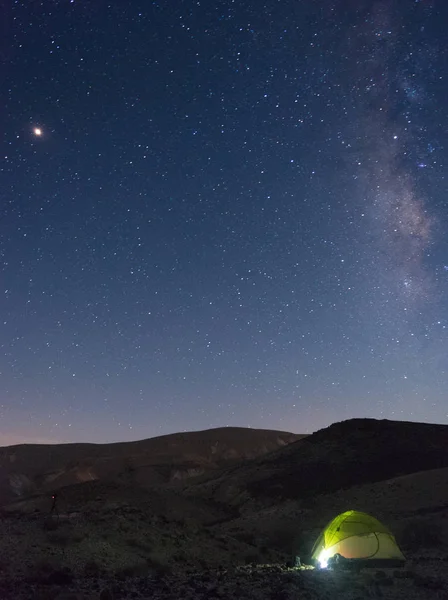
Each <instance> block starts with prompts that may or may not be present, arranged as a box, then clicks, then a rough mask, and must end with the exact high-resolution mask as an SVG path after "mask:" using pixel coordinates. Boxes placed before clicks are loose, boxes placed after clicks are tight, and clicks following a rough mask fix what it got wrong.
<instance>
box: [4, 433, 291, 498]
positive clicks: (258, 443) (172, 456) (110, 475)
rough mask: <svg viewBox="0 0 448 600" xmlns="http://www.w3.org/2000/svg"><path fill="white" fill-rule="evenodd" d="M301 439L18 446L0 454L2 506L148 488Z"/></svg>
mask: <svg viewBox="0 0 448 600" xmlns="http://www.w3.org/2000/svg"><path fill="white" fill-rule="evenodd" d="M301 437H302V436H300V435H297V434H293V433H287V432H282V431H270V430H262V429H248V428H242V427H241V428H240V427H223V428H219V429H209V430H205V431H197V432H187V433H176V434H172V435H164V436H160V437H156V438H150V439H147V440H142V441H137V442H119V443H114V444H55V445H43V444H42V445H41V444H30V445H28V444H22V445H18V446H7V447H3V448H0V503H3V504H4V503H5V502H9V501H11V500H12V499H14V498H17V497H21V496H24V495H29V494H30V493H35V492H41V491H46V490H54V489H57V488H60V487H62V486H68V485H73V484H76V483H81V482H86V481H94V480H103V481H115V482H120V483H126V482H129V483H132V484H133V485H139V486H148V485H154V484H163V483H167V482H170V481H175V480H181V479H184V478H188V477H191V476H194V475H198V474H202V473H205V472H208V471H210V470H213V469H216V468H218V467H222V466H224V465H229V464H234V463H236V462H238V461H242V460H249V459H253V458H256V457H258V456H260V455H263V454H266V453H268V452H271V451H273V450H276V449H278V448H279V447H283V446H285V445H287V444H289V443H291V442H294V441H296V440H298V439H300V438H301Z"/></svg>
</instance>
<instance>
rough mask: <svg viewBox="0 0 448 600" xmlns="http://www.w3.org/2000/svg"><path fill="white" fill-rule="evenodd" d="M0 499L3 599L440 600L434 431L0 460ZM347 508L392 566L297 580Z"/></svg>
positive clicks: (354, 426)
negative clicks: (383, 538) (379, 525)
mask: <svg viewBox="0 0 448 600" xmlns="http://www.w3.org/2000/svg"><path fill="white" fill-rule="evenodd" d="M54 493H56V494H57V503H56V510H54V511H53V512H51V508H52V503H53V500H52V495H53V494H54ZM0 500H1V519H0V534H1V535H0V598H2V599H3V598H4V599H5V600H9V599H13V598H14V599H18V600H19V599H30V600H31V599H36V600H45V599H48V600H56V599H59V600H63V599H65V600H68V599H69V598H71V599H72V600H75V599H78V600H80V599H84V600H85V599H87V598H89V599H91V600H97V599H99V598H101V599H102V600H106V599H112V598H113V599H123V600H125V599H128V598H141V599H144V598H147V599H150V598H151V599H161V600H162V599H173V600H174V599H183V598H185V599H188V598H190V599H191V600H196V599H199V598H201V599H202V598H204V599H205V598H222V599H223V600H224V599H227V598H229V599H230V598H232V599H233V598H248V599H249V598H253V599H254V600H256V599H259V600H264V599H284V600H288V599H291V600H292V599H293V598H294V599H295V600H301V599H303V600H314V599H316V600H320V599H324V598H325V599H326V598H330V597H331V598H334V597H337V598H344V599H348V600H350V599H352V600H361V599H364V598H403V599H404V598H409V599H412V598H416V599H417V598H418V599H426V598H428V599H429V598H431V599H433V598H448V595H447V594H448V574H447V571H448V543H447V539H448V426H444V425H431V424H421V423H403V422H393V421H376V420H373V419H353V420H349V421H345V422H342V423H335V424H334V425H332V426H330V427H328V428H326V429H323V430H320V431H318V432H316V433H315V434H312V435H310V436H299V435H295V434H289V433H284V432H274V431H273V432H271V431H262V430H251V429H243V428H241V429H240V428H223V429H218V430H208V431H204V432H194V433H182V434H176V435H173V436H163V437H161V438H153V439H152V440H144V441H141V442H131V443H120V444H108V445H104V446H103V445H95V444H66V445H57V446H27V445H23V446H11V447H6V448H1V449H0ZM349 509H355V510H361V511H365V512H368V513H370V514H372V515H373V516H375V517H377V518H378V519H380V520H381V521H382V522H384V523H385V524H386V525H387V526H388V527H389V528H390V529H391V530H392V532H393V533H394V535H395V536H396V539H397V541H398V544H399V546H400V548H401V549H402V551H403V553H404V554H405V557H406V563H405V565H404V566H403V568H399V569H397V568H394V569H387V568H386V569H384V568H380V569H378V568H375V569H373V568H372V569H369V568H363V569H360V570H341V571H334V570H317V569H313V568H311V567H309V565H310V561H309V554H310V551H311V547H312V545H313V543H314V541H315V539H316V538H317V536H318V534H319V533H320V531H321V530H322V528H323V527H324V526H325V524H326V523H327V522H328V521H330V520H331V519H332V518H333V517H335V516H336V515H337V514H339V513H340V512H343V511H345V510H349ZM297 556H300V558H301V565H302V566H300V567H299V566H294V564H295V557H297Z"/></svg>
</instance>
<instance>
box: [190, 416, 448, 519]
mask: <svg viewBox="0 0 448 600" xmlns="http://www.w3.org/2000/svg"><path fill="white" fill-rule="evenodd" d="M442 467H448V426H447V425H432V424H426V423H408V422H399V421H387V420H383V421H378V420H374V419H351V420H349V421H344V422H342V423H335V424H333V425H331V426H330V427H327V428H326V429H322V430H320V431H318V432H317V433H314V434H313V435H310V436H307V437H304V438H302V439H300V440H298V441H296V442H295V443H292V444H290V445H289V446H287V447H286V448H282V449H280V450H278V451H276V452H273V453H271V454H269V455H266V456H264V457H259V458H257V459H256V460H255V461H254V462H252V463H251V464H247V465H243V466H241V467H240V468H238V469H223V470H221V471H220V472H215V473H213V474H211V475H210V476H209V477H206V478H203V480H202V481H198V482H197V483H196V482H194V483H193V487H190V490H189V493H194V494H199V495H203V496H205V497H209V498H214V499H215V500H219V501H221V502H230V503H232V504H234V505H237V506H240V507H243V506H244V505H247V509H248V510H252V508H253V504H254V503H256V504H257V506H258V507H261V506H266V505H269V504H272V503H276V502H278V500H279V499H282V500H284V499H304V498H310V497H311V498H312V497H314V496H316V495H319V494H325V493H329V492H334V491H337V490H341V489H345V488H350V487H351V486H354V485H359V484H365V483H371V482H376V481H383V480H386V479H390V478H393V477H398V476H400V475H406V474H408V473H415V472H417V471H425V470H429V469H437V468H442Z"/></svg>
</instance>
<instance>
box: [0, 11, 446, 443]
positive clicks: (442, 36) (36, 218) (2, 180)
mask: <svg viewBox="0 0 448 600" xmlns="http://www.w3.org/2000/svg"><path fill="white" fill-rule="evenodd" d="M447 4H448V3H447V2H446V1H445V0H440V1H439V2H437V1H436V0H434V1H431V0H420V1H419V0H415V1H414V0H383V1H375V0H369V1H367V0H351V1H350V0H319V1H312V0H281V1H275V0H266V1H264V2H261V1H258V0H238V1H234V0H226V1H224V0H218V1H213V2H212V1H209V0H201V1H180V0H170V1H165V2H164V1H163V0H158V1H154V2H151V1H149V0H144V1H143V0H140V1H138V0H135V1H134V0H129V1H127V2H125V1H121V0H116V1H114V2H111V1H109V2H106V1H105V0H95V1H90V0H89V1H87V0H72V1H70V0H57V1H54V0H42V1H41V2H38V1H37V0H36V1H35V0H22V1H20V0H16V1H13V0H5V1H4V2H2V3H1V11H2V14H1V15H0V58H1V68H0V133H1V137H0V144H1V148H0V215H1V218H0V268H1V275H0V277H1V279H0V282H1V283H0V311H1V313H0V394H1V395H0V404H1V406H0V432H1V433H0V444H10V443H21V442H35V441H42V442H44V441H51V442H57V441H63V442H66V441H96V442H104V441H116V440H129V439H139V438H145V437H151V436H155V435H161V434H165V433H170V432H175V431H182V430H192V429H204V428H209V427H218V426H224V425H240V426H250V427H263V428H275V429H282V430H289V431H294V432H301V433H307V432H311V431H314V430H316V429H318V428H321V427H325V426H327V425H329V424H330V423H332V422H334V421H340V420H343V419H346V418H350V417H364V416H365V417H375V418H389V419H402V420H413V421H432V422H441V423H447V422H448V398H447V394H448V315H447V308H448V235H447V231H448V203H447V199H448V195H447V192H448V179H447V178H446V172H447V162H448V44H447V37H446V23H447V22H448V6H447Z"/></svg>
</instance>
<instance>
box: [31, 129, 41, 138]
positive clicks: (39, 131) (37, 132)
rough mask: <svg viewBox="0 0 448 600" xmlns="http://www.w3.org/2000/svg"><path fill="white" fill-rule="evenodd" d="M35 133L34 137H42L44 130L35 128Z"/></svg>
mask: <svg viewBox="0 0 448 600" xmlns="http://www.w3.org/2000/svg"><path fill="white" fill-rule="evenodd" d="M33 133H34V135H36V136H37V137H40V136H41V135H42V129H41V128H40V127H35V128H34V129H33Z"/></svg>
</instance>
